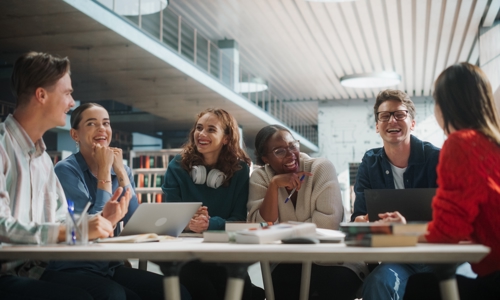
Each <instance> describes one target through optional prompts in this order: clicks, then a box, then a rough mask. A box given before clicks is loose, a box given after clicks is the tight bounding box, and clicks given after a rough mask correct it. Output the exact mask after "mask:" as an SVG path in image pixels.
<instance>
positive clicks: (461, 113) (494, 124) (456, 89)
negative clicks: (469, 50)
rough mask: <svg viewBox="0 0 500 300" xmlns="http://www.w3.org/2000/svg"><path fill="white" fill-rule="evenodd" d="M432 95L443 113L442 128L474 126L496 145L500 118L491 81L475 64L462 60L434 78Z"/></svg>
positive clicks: (499, 133) (457, 128)
mask: <svg viewBox="0 0 500 300" xmlns="http://www.w3.org/2000/svg"><path fill="white" fill-rule="evenodd" d="M433 96H434V99H435V100H436V104H437V105H439V108H440V109H441V113H442V115H443V122H444V131H445V132H448V133H449V126H452V127H453V128H455V129H456V130H459V129H465V128H470V129H475V130H478V131H480V132H482V133H483V134H484V135H486V136H487V137H489V138H491V139H492V140H493V141H495V142H496V143H497V144H498V145H500V122H499V121H500V119H499V117H498V111H497V108H496V106H495V100H494V98H493V92H492V90H491V85H490V82H489V80H488V78H487V77H486V75H485V74H484V72H483V71H482V70H481V69H480V68H479V67H477V66H474V65H471V64H469V63H466V62H463V63H459V64H455V65H453V66H451V67H448V68H447V69H446V70H444V71H443V72H442V73H441V74H440V75H439V77H438V78H437V79H436V83H435V90H434V95H433Z"/></svg>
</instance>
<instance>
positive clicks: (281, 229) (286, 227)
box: [235, 222, 316, 244]
mask: <svg viewBox="0 0 500 300" xmlns="http://www.w3.org/2000/svg"><path fill="white" fill-rule="evenodd" d="M315 235H316V224H314V223H300V222H288V223H280V224H277V225H272V226H267V227H260V228H251V229H244V230H240V231H236V233H235V237H236V238H235V240H236V243H241V244H267V243H273V242H276V241H280V240H282V239H289V238H294V237H302V236H315Z"/></svg>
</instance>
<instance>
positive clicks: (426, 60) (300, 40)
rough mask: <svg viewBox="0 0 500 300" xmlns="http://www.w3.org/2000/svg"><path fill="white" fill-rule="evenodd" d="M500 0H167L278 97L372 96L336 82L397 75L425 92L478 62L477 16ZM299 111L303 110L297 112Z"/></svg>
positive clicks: (407, 86)
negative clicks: (453, 68) (228, 42)
mask: <svg viewBox="0 0 500 300" xmlns="http://www.w3.org/2000/svg"><path fill="white" fill-rule="evenodd" d="M499 6H500V0H432V1H431V0H358V1H353V2H342V3H324V2H308V1H305V0H252V1H249V0H239V1H237V0H171V1H170V4H169V7H168V9H170V10H173V11H174V12H175V13H177V14H179V15H181V16H182V18H183V20H184V21H186V20H187V22H188V23H190V24H191V25H192V26H193V27H195V28H196V29H197V30H198V32H199V33H200V34H202V35H204V36H205V37H207V38H208V39H210V40H212V41H217V40H221V39H224V38H228V39H234V40H236V41H237V42H238V43H239V46H240V61H241V62H242V66H243V67H244V68H245V69H247V70H249V71H250V72H251V73H253V74H255V75H257V76H260V77H263V78H264V79H266V80H268V82H269V83H270V87H271V91H272V92H273V93H274V94H275V95H276V96H278V98H280V99H283V100H291V101H303V100H306V101H307V100H318V99H319V100H325V99H326V100H331V99H348V98H371V97H374V96H375V95H376V94H377V93H378V92H379V89H352V88H345V87H343V86H342V85H340V81H339V79H340V77H342V76H344V75H350V74H353V73H365V72H379V71H396V72H397V73H398V74H400V75H401V77H402V83H401V84H400V85H398V86H397V87H396V88H398V89H401V90H405V91H407V92H408V93H409V94H410V95H413V96H429V95H431V90H432V83H433V81H434V79H435V78H436V77H437V75H438V74H439V73H440V72H441V71H442V70H443V69H444V68H445V67H446V66H449V65H451V64H454V63H456V62H459V61H469V62H471V63H477V61H478V43H477V42H476V40H477V34H478V29H479V26H480V25H481V24H482V20H483V18H485V17H486V16H487V15H488V13H489V16H488V20H486V21H487V22H490V24H491V22H492V21H493V20H494V19H495V17H496V16H497V14H498V10H499ZM300 109H301V110H302V106H301V108H300Z"/></svg>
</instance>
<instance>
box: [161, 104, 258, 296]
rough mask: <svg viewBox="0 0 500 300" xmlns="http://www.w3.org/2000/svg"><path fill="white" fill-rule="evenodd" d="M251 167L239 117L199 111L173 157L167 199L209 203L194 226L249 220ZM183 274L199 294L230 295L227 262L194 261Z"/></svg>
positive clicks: (246, 290)
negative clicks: (242, 141) (183, 142)
mask: <svg viewBox="0 0 500 300" xmlns="http://www.w3.org/2000/svg"><path fill="white" fill-rule="evenodd" d="M249 167H250V158H249V157H248V155H247V154H246V153H245V151H244V150H243V149H242V148H241V147H240V135H239V131H238V123H237V122H236V120H235V119H234V118H233V116H231V115H230V114H229V113H228V112H227V111H225V110H223V109H217V108H211V109H207V110H204V111H202V112H201V113H200V114H198V116H197V118H196V122H195V124H194V126H193V128H192V129H191V132H190V133H189V138H188V141H187V143H186V144H185V145H184V147H183V150H182V153H181V154H179V155H177V156H176V157H175V158H174V159H173V160H172V161H171V162H170V163H169V165H168V169H167V172H166V174H165V182H164V183H163V186H162V189H163V192H164V193H165V196H166V201H167V202H201V203H203V206H202V207H201V208H200V209H199V210H198V212H197V213H196V214H195V215H194V216H193V218H192V219H191V221H190V223H189V225H188V228H189V229H190V230H191V231H194V232H203V231H206V230H224V229H225V224H226V221H245V220H246V217H247V209H246V204H247V201H248V181H249V174H250V169H249ZM179 278H180V281H181V283H182V284H183V285H184V286H186V288H187V289H188V290H189V292H190V293H191V296H192V297H193V299H223V298H224V293H225V289H226V281H227V275H226V270H225V268H224V267H221V266H217V265H215V264H208V263H200V262H190V263H187V264H186V265H184V266H183V267H182V270H181V272H180V276H179ZM252 290H256V289H252V285H251V282H250V278H249V277H248V275H247V278H246V280H245V288H244V292H243V299H252ZM262 294H263V293H262Z"/></svg>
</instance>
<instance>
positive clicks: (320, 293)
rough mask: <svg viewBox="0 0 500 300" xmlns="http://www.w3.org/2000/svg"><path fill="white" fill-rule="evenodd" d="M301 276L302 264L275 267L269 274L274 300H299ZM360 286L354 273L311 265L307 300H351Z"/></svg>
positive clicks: (346, 269)
mask: <svg viewBox="0 0 500 300" xmlns="http://www.w3.org/2000/svg"><path fill="white" fill-rule="evenodd" d="M301 275H302V264H284V263H281V264H279V265H278V266H276V268H274V270H273V272H272V274H271V276H272V279H273V287H274V296H275V299H276V300H281V299H283V300H294V299H299V295H300V278H301ZM361 284H362V282H361V280H360V279H359V278H358V276H357V275H356V273H355V272H353V271H352V270H350V269H348V268H344V267H337V266H320V265H316V264H313V265H312V270H311V285H310V289H309V299H336V300H343V299H346V300H347V299H348V300H352V299H354V298H355V297H356V292H357V291H358V289H359V288H360V287H361Z"/></svg>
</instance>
